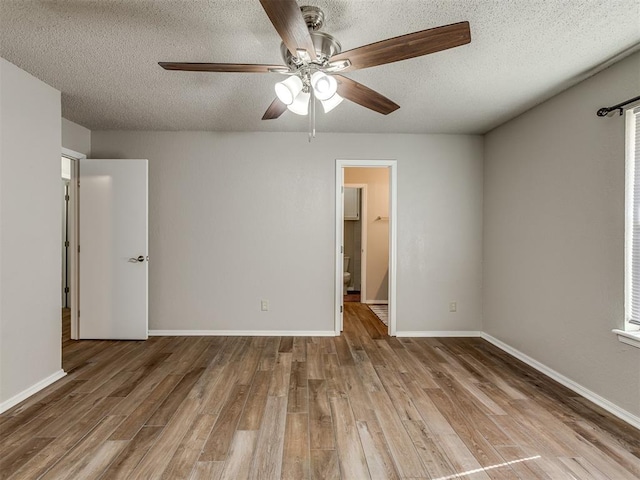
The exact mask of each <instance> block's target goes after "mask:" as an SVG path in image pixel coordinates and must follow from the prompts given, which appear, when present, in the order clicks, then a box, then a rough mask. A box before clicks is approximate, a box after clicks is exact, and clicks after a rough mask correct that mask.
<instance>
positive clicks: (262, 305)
mask: <svg viewBox="0 0 640 480" xmlns="http://www.w3.org/2000/svg"><path fill="white" fill-rule="evenodd" d="M260 310H261V311H263V312H266V311H268V310H269V300H264V299H263V300H260Z"/></svg>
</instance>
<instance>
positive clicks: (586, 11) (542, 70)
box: [0, 0, 640, 133]
mask: <svg viewBox="0 0 640 480" xmlns="http://www.w3.org/2000/svg"><path fill="white" fill-rule="evenodd" d="M299 3H300V4H301V5H304V4H315V5H317V6H319V7H321V8H322V9H323V10H324V12H325V18H326V20H325V26H324V28H323V30H324V31H326V32H328V33H331V34H332V35H334V36H335V37H336V38H337V39H338V40H339V41H340V42H341V43H342V48H343V50H348V49H351V48H354V47H357V46H360V45H364V44H368V43H372V42H375V41H378V40H382V39H385V38H388V37H394V36H398V35H402V34H405V33H410V32H414V31H418V30H423V29H426V28H431V27H436V26H439V25H444V24H450V23H455V22H459V21H463V20H468V21H469V22H470V25H471V38H472V41H471V44H469V45H465V46H462V47H458V48H454V49H451V50H446V51H443V52H439V53H435V54H432V55H427V56H425V57H420V58H415V59H411V60H405V61H403V62H398V63H393V64H389V65H383V66H378V67H373V68H370V69H366V70H359V71H355V72H352V73H349V74H348V76H349V77H351V78H353V79H355V80H357V81H359V82H361V83H363V84H365V85H367V86H368V87H370V88H373V89H375V90H377V91H379V92H380V93H382V94H383V95H385V96H387V97H389V98H391V99H392V100H394V101H395V102H396V103H398V104H399V105H400V106H401V108H400V109H399V110H397V111H396V112H394V113H392V114H390V115H388V116H383V115H380V114H377V113H375V112H372V111H370V110H367V109H365V108H363V107H360V106H358V105H356V104H353V103H350V102H346V101H345V102H343V104H342V105H340V106H339V107H338V108H336V109H335V110H333V111H332V112H330V113H329V114H326V115H325V114H324V113H322V112H321V111H319V112H318V118H317V129H318V130H319V131H321V132H322V131H325V132H328V131H331V132H393V133H398V132H403V133H484V132H486V131H488V130H490V129H491V128H493V127H495V126H497V125H499V124H500V123H502V122H504V121H506V120H508V119H510V118H512V117H514V116H516V115H517V114H519V113H521V112H523V111H525V110H526V109H528V108H530V107H531V106H533V105H535V104H537V103H539V102H541V101H543V100H545V99H546V98H549V97H550V96H552V95H553V94H555V93H558V92H559V91H561V90H563V89H565V88H567V87H569V86H571V85H573V84H574V83H576V82H577V81H579V80H581V79H582V78H584V76H585V75H587V74H588V73H589V72H590V71H592V69H594V68H595V67H597V66H598V65H600V64H602V63H603V62H605V61H607V60H608V59H610V58H612V57H614V56H616V55H618V54H620V53H621V52H623V51H628V50H629V49H632V50H633V48H634V46H636V45H638V43H639V42H640V0H600V1H598V0H436V1H429V0H366V1H365V0H309V1H306V0H300V2H299ZM279 46H280V39H279V37H278V36H277V34H276V32H275V30H274V29H273V27H272V25H271V23H270V22H269V20H268V18H267V16H266V14H265V13H264V11H263V10H262V8H261V6H260V3H259V2H258V0H242V1H240V0H215V1H204V0H153V1H151V0H67V1H62V0H60V1H51V0H47V1H36V0H0V56H2V57H4V58H5V59H7V60H9V61H10V62H12V63H14V64H16V65H17V66H19V67H20V68H22V69H24V70H26V71H28V72H30V73H31V74H33V75H35V76H36V77H38V78H40V79H41V80H43V81H45V82H46V83H48V84H49V85H51V86H53V87H55V88H56V89H58V90H60V91H61V92H62V110H63V115H64V117H65V118H68V119H69V120H72V121H74V122H77V123H79V124H81V125H84V126H85V127H88V128H90V129H93V130H102V129H127V130H129V129H134V130H218V131H306V129H307V127H308V123H307V118H306V117H300V116H297V115H294V114H292V113H290V112H285V114H284V115H283V116H282V117H280V118H279V119H277V120H270V121H261V120H260V118H261V117H262V114H263V112H264V111H265V110H266V108H267V106H268V105H269V104H270V102H271V100H272V99H273V98H274V91H273V85H274V83H275V82H277V81H279V80H281V79H282V77H281V76H279V75H277V74H251V73H193V72H170V71H165V70H163V69H162V68H160V67H159V66H158V65H157V62H158V61H184V62H234V63H282V61H281V59H280V53H279V51H280V49H279ZM620 100H623V99H620Z"/></svg>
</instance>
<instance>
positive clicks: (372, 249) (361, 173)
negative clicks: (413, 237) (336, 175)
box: [344, 167, 389, 302]
mask: <svg viewBox="0 0 640 480" xmlns="http://www.w3.org/2000/svg"><path fill="white" fill-rule="evenodd" d="M344 183H345V184H347V183H354V184H355V183H361V184H366V185H367V218H363V219H362V221H363V222H367V251H366V252H365V253H366V262H367V271H366V273H367V278H366V296H367V298H362V301H363V302H371V301H379V300H385V301H386V300H389V220H388V218H389V169H388V168H358V167H354V168H345V169H344ZM378 217H386V219H381V220H378Z"/></svg>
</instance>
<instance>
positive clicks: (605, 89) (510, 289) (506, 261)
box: [483, 54, 640, 415]
mask: <svg viewBox="0 0 640 480" xmlns="http://www.w3.org/2000/svg"><path fill="white" fill-rule="evenodd" d="M639 87H640V54H636V55H634V56H632V57H630V58H628V59H626V60H624V61H622V62H620V63H618V64H616V65H614V66H612V67H610V68H609V69H607V70H605V71H603V72H601V73H599V74H598V75H596V76H594V77H592V78H590V79H588V80H586V81H584V82H582V83H580V84H578V85H577V86H575V87H573V88H571V89H569V90H567V91H565V92H563V93H561V94H560V95H558V96H556V97H554V98H552V99H551V100H549V101H547V102H545V103H543V104H542V105H540V106H538V107H536V108H534V109H533V110H530V111H529V112H527V113H525V114H523V115H522V116H520V117H518V118H516V119H514V120H512V121H510V122H508V123H506V124H505V125H503V126H501V127H499V128H497V129H496V130H494V131H492V132H490V133H489V134H488V135H487V136H486V139H485V184H484V192H485V207H484V218H485V225H484V281H483V288H484V330H485V332H487V333H488V334H490V335H492V336H494V337H496V338H498V339H499V340H501V341H503V342H505V343H507V344H508V345H510V346H512V347H514V348H516V349H517V350H519V351H521V352H523V353H525V354H526V355H529V356H530V357H532V358H534V359H535V360H537V361H539V362H541V363H543V364H545V365H546V366H548V367H550V368H552V369H553V370H555V371H557V372H559V373H560V374H562V375H564V376H566V377H568V378H569V379H571V380H573V381H574V382H577V383H578V384H580V385H582V386H583V387H586V388H587V389H589V390H591V391H592V392H595V393H596V394H598V395H600V396H602V397H604V398H605V399H608V400H609V401H611V402H613V403H615V404H616V405H618V406H620V407H622V408H623V409H625V410H627V411H628V412H631V413H632V414H635V415H640V373H639V367H640V350H639V349H637V348H633V347H631V346H627V345H624V344H622V343H620V342H618V341H617V339H616V337H615V336H614V335H613V334H612V333H611V329H613V328H622V326H623V315H624V144H625V140H624V117H619V116H615V117H612V118H599V117H597V116H596V113H595V112H596V110H597V109H598V108H600V107H603V106H608V105H613V104H616V103H619V102H621V101H624V100H626V99H627V98H631V97H634V96H636V95H638V88H639Z"/></svg>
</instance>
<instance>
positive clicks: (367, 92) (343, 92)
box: [334, 75, 400, 115]
mask: <svg viewBox="0 0 640 480" xmlns="http://www.w3.org/2000/svg"><path fill="white" fill-rule="evenodd" d="M334 77H336V80H338V95H340V96H341V97H343V98H346V99H347V100H351V101H352V102H354V103H357V104H358V105H362V106H363V107H366V108H369V109H371V110H374V111H376V112H378V113H381V114H383V115H389V114H390V113H391V112H394V111H396V110H397V109H399V108H400V105H398V104H397V103H395V102H393V101H391V100H389V99H388V98H387V97H385V96H384V95H381V94H380V93H378V92H376V91H375V90H371V89H370V88H369V87H365V86H364V85H363V84H361V83H358V82H356V81H355V80H351V79H350V78H347V77H343V76H342V75H334Z"/></svg>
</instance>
